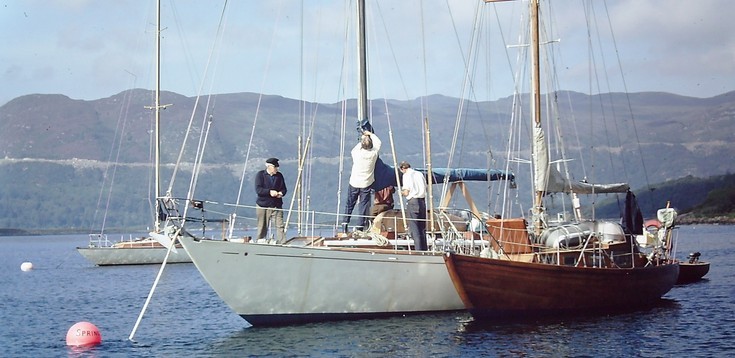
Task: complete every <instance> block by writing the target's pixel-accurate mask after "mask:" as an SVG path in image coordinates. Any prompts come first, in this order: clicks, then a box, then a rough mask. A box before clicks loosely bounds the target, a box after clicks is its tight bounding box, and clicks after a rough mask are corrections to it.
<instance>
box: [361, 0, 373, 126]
mask: <svg viewBox="0 0 735 358" xmlns="http://www.w3.org/2000/svg"><path fill="white" fill-rule="evenodd" d="M366 54H367V45H366V43H365V0H357V71H358V76H359V78H358V82H357V86H358V87H357V88H358V93H357V123H358V130H359V131H360V132H362V131H363V130H369V131H372V126H371V125H370V119H369V118H368V106H367V103H368V95H367V55H366Z"/></svg>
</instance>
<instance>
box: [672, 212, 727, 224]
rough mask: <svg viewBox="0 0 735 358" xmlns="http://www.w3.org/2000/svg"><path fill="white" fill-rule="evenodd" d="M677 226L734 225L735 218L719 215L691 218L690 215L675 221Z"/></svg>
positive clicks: (682, 216)
mask: <svg viewBox="0 0 735 358" xmlns="http://www.w3.org/2000/svg"><path fill="white" fill-rule="evenodd" d="M676 222H677V224H679V225H701V224H717V225H735V216H733V215H721V216H711V217H693V216H690V215H686V214H684V215H681V216H679V217H678V218H677V219H676Z"/></svg>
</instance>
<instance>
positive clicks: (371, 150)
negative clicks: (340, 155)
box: [342, 131, 381, 232]
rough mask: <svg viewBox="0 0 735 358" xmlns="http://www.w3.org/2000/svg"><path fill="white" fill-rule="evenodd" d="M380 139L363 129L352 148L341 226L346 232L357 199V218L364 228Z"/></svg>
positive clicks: (365, 227)
mask: <svg viewBox="0 0 735 358" xmlns="http://www.w3.org/2000/svg"><path fill="white" fill-rule="evenodd" d="M380 146H381V141H380V138H378V136H376V135H375V134H373V133H371V132H370V131H364V132H363V133H362V138H361V140H360V142H359V143H357V144H356V145H355V147H354V148H352V151H351V152H350V154H351V155H352V172H351V173H350V187H349V191H348V193H347V203H346V204H345V213H344V217H343V218H342V228H343V230H344V231H345V232H346V231H347V225H349V223H350V217H351V216H352V210H353V209H354V208H355V204H356V203H357V200H358V199H359V200H360V206H359V207H358V209H357V213H358V215H360V217H359V218H358V220H357V223H358V225H357V226H360V227H362V230H366V229H367V226H368V219H369V214H370V186H371V185H373V182H375V162H376V161H378V154H379V151H380Z"/></svg>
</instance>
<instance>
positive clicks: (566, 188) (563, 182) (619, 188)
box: [533, 127, 630, 194]
mask: <svg viewBox="0 0 735 358" xmlns="http://www.w3.org/2000/svg"><path fill="white" fill-rule="evenodd" d="M533 148H534V150H533V154H534V163H535V166H534V175H535V176H534V178H535V179H534V184H535V185H536V190H537V191H543V192H545V193H577V194H604V193H625V192H627V191H628V190H629V189H630V186H629V185H628V184H627V183H613V184H592V183H586V182H575V181H571V180H569V179H568V178H565V177H564V175H562V174H561V173H560V172H559V171H558V170H557V169H556V168H554V167H552V166H550V165H549V152H548V149H547V146H546V139H545V135H544V130H543V128H541V127H535V128H534V130H533Z"/></svg>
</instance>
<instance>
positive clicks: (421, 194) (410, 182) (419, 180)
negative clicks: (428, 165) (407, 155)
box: [401, 168, 426, 200]
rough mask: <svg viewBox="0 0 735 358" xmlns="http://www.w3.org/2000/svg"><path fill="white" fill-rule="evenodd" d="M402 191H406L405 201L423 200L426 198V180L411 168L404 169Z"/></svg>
mask: <svg viewBox="0 0 735 358" xmlns="http://www.w3.org/2000/svg"><path fill="white" fill-rule="evenodd" d="M401 189H402V190H408V195H406V200H411V199H414V198H425V197H426V179H425V178H424V175H423V174H421V172H417V171H415V170H413V169H412V168H408V169H406V172H405V173H403V187H402V188H401Z"/></svg>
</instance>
